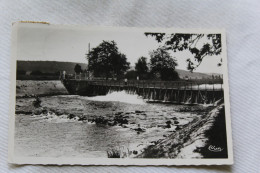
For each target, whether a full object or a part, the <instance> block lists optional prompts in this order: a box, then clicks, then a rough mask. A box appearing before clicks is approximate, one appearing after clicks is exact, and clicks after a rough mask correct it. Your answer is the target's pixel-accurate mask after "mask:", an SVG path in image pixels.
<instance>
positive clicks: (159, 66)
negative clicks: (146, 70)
mask: <svg viewBox="0 0 260 173" xmlns="http://www.w3.org/2000/svg"><path fill="white" fill-rule="evenodd" d="M150 56H151V59H150V70H151V73H152V74H153V75H154V77H156V78H160V79H161V80H177V79H179V75H178V73H177V72H176V71H175V66H177V62H176V60H175V59H173V58H172V57H171V55H170V54H169V53H168V52H167V51H166V50H164V49H162V48H158V49H157V50H154V51H152V52H150Z"/></svg>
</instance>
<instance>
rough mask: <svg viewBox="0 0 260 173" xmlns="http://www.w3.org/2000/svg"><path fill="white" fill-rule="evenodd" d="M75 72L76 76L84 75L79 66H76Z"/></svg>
mask: <svg viewBox="0 0 260 173" xmlns="http://www.w3.org/2000/svg"><path fill="white" fill-rule="evenodd" d="M74 71H75V73H76V74H79V73H82V69H81V66H80V65H79V64H76V65H75V67H74Z"/></svg>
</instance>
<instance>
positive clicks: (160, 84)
mask: <svg viewBox="0 0 260 173" xmlns="http://www.w3.org/2000/svg"><path fill="white" fill-rule="evenodd" d="M87 81H88V82H89V84H91V85H99V86H115V87H139V88H155V89H156V88H160V89H186V90H187V89H190V90H222V89H223V84H222V83H212V82H207V83H205V82H196V81H149V80H130V81H127V82H124V81H123V80H87Z"/></svg>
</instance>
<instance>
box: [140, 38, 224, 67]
mask: <svg viewBox="0 0 260 173" xmlns="http://www.w3.org/2000/svg"><path fill="white" fill-rule="evenodd" d="M145 35H146V36H152V37H155V39H156V41H158V42H159V43H162V44H163V47H164V48H165V49H166V50H173V51H174V52H176V51H183V50H189V52H190V53H191V54H192V55H193V56H194V59H193V60H192V59H190V58H189V59H187V68H188V70H190V71H191V72H192V71H193V70H194V69H196V68H197V67H198V66H199V65H200V64H201V62H202V61H203V58H204V57H207V56H213V55H219V54H220V53H221V50H222V48H221V35H220V34H180V33H177V34H165V33H145ZM221 65H222V59H220V62H219V63H218V66H221Z"/></svg>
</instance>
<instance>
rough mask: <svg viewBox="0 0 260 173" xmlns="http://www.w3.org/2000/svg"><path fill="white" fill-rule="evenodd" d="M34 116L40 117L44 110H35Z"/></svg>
mask: <svg viewBox="0 0 260 173" xmlns="http://www.w3.org/2000/svg"><path fill="white" fill-rule="evenodd" d="M33 114H34V115H40V114H42V109H35V110H34V111H33Z"/></svg>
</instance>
